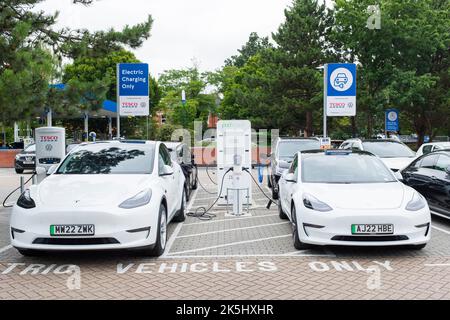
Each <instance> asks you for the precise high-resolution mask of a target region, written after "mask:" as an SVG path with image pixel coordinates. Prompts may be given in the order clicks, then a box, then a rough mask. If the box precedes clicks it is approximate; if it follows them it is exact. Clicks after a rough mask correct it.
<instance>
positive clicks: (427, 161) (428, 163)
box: [420, 154, 439, 169]
mask: <svg viewBox="0 0 450 320" xmlns="http://www.w3.org/2000/svg"><path fill="white" fill-rule="evenodd" d="M438 158H439V155H438V154H430V155H429V156H426V157H424V158H423V159H422V162H421V164H420V167H421V168H425V169H434V165H435V164H436V162H437V159H438Z"/></svg>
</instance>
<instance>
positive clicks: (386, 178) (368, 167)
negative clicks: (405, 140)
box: [300, 153, 397, 183]
mask: <svg viewBox="0 0 450 320" xmlns="http://www.w3.org/2000/svg"><path fill="white" fill-rule="evenodd" d="M300 167H301V174H302V181H303V182H306V183H386V182H394V181H397V180H396V179H395V177H394V175H393V174H392V172H391V171H390V170H389V169H388V168H386V166H385V165H384V164H383V163H382V162H381V160H379V159H378V158H377V157H374V156H372V155H368V154H357V153H351V154H346V155H325V154H324V153H317V154H303V155H302V161H301V164H300Z"/></svg>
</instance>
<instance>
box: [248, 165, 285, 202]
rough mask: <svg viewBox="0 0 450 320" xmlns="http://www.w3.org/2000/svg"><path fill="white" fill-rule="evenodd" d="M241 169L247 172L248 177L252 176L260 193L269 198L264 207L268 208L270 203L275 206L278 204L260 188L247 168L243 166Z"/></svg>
mask: <svg viewBox="0 0 450 320" xmlns="http://www.w3.org/2000/svg"><path fill="white" fill-rule="evenodd" d="M243 171H245V172H247V173H248V174H249V175H250V177H252V180H253V182H255V184H256V186H257V187H258V188H259V190H260V191H261V192H262V194H263V195H264V196H265V197H266V198H267V199H269V203H268V204H267V206H266V208H267V209H270V206H271V205H272V203H273V204H274V205H276V206H278V203H277V201H276V200H274V199H272V198H271V197H269V196H268V195H267V194H266V193H265V192H264V190H263V189H262V188H261V186H260V185H259V183H258V182H257V181H256V179H255V178H254V177H253V175H252V173H251V172H250V171H249V170H248V169H247V168H243Z"/></svg>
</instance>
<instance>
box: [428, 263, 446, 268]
mask: <svg viewBox="0 0 450 320" xmlns="http://www.w3.org/2000/svg"><path fill="white" fill-rule="evenodd" d="M425 267H450V263H425Z"/></svg>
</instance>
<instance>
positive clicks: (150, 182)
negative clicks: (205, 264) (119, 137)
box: [10, 141, 186, 256]
mask: <svg viewBox="0 0 450 320" xmlns="http://www.w3.org/2000/svg"><path fill="white" fill-rule="evenodd" d="M50 170H51V171H52V172H53V173H52V174H51V175H50V176H48V177H47V178H46V179H44V180H43V181H42V182H41V183H40V184H38V185H33V186H31V187H30V188H29V189H28V190H26V191H25V192H24V193H23V194H22V195H21V196H20V198H19V199H18V201H17V203H16V205H15V206H14V208H13V211H12V215H11V222H10V225H11V243H12V245H13V246H14V247H15V248H17V249H18V250H19V252H21V253H22V254H24V255H27V254H33V253H35V252H36V250H46V251H47V250H103V249H142V250H145V252H146V253H147V254H148V255H155V256H158V255H161V254H162V253H163V252H164V249H165V246H166V240H167V224H168V222H170V221H171V220H173V221H183V220H184V219H185V212H184V211H185V210H184V208H185V204H186V203H185V202H186V200H185V199H186V194H185V191H184V188H183V185H184V175H183V173H182V171H181V168H180V166H179V165H178V164H177V163H175V162H173V161H172V160H171V157H170V154H169V152H168V150H167V148H166V146H165V145H164V144H163V143H160V142H150V141H147V142H145V141H143V142H137V141H134V142H133V141H128V142H127V141H110V142H109V141H108V142H96V143H88V144H82V145H80V146H79V147H77V150H74V151H73V152H71V153H70V154H68V155H67V156H66V158H65V159H64V161H63V162H62V163H61V164H60V165H59V166H57V167H52V168H51V169H50Z"/></svg>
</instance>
